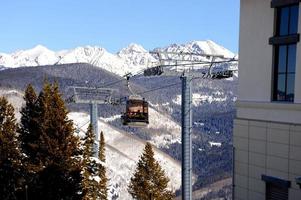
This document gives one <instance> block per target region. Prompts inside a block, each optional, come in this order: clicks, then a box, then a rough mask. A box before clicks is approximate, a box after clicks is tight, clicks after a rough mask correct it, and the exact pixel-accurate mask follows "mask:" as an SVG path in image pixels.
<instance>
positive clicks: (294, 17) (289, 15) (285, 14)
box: [277, 5, 299, 36]
mask: <svg viewBox="0 0 301 200" xmlns="http://www.w3.org/2000/svg"><path fill="white" fill-rule="evenodd" d="M277 15H278V19H277V36H287V35H292V34H296V33H298V18H299V5H294V6H286V7H281V8H278V14H277Z"/></svg>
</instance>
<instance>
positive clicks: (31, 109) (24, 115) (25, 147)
mask: <svg viewBox="0 0 301 200" xmlns="http://www.w3.org/2000/svg"><path fill="white" fill-rule="evenodd" d="M24 101H25V106H24V107H23V108H22V110H21V123H20V125H19V128H18V132H19V138H20V141H21V147H22V151H23V153H25V154H26V157H27V160H25V162H26V167H27V169H28V171H32V170H31V169H30V168H31V166H28V164H29V163H32V162H33V161H34V159H35V158H36V154H37V150H36V149H37V145H36V144H34V142H36V141H37V140H38V137H39V134H38V133H39V132H38V127H39V124H38V118H37V117H38V111H37V103H36V101H37V95H36V92H35V90H34V88H33V86H32V85H31V84H29V85H28V86H27V88H26V90H25V95H24ZM34 171H37V169H35V170H34Z"/></svg>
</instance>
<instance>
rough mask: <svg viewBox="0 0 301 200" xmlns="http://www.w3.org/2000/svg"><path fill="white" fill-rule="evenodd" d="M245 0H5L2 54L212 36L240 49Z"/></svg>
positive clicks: (113, 48) (0, 14)
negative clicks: (242, 0) (40, 48)
mask: <svg viewBox="0 0 301 200" xmlns="http://www.w3.org/2000/svg"><path fill="white" fill-rule="evenodd" d="M238 28H239V0H5V1H2V2H1V6H0V52H6V53H10V52H13V51H15V50H19V49H27V48H32V47H34V46H35V45H37V44H42V45H44V46H46V47H48V48H49V49H52V50H61V49H70V48H74V47H77V46H83V45H93V46H94V45H97V46H101V47H104V48H106V49H107V50H108V51H110V52H112V53H115V52H117V51H118V50H120V49H121V48H123V47H126V46H127V45H128V44H130V43H138V44H141V45H142V46H143V47H144V48H146V49H149V50H150V49H153V48H155V47H163V46H166V45H168V44H171V43H186V42H189V41H192V40H205V39H211V40H213V41H215V42H217V43H218V44H221V45H223V46H225V47H226V48H228V49H230V50H232V51H234V52H237V51H238Z"/></svg>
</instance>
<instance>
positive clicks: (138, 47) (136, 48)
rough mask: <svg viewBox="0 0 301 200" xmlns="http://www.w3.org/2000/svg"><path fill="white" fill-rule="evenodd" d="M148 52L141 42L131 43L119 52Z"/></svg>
mask: <svg viewBox="0 0 301 200" xmlns="http://www.w3.org/2000/svg"><path fill="white" fill-rule="evenodd" d="M141 52H143V53H146V52H147V51H146V50H145V49H144V48H143V47H142V46H141V45H139V44H136V43H131V44H129V45H128V46H127V47H125V48H123V49H121V50H120V51H119V52H118V54H119V55H120V54H129V53H141Z"/></svg>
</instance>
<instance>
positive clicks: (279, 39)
mask: <svg viewBox="0 0 301 200" xmlns="http://www.w3.org/2000/svg"><path fill="white" fill-rule="evenodd" d="M299 2H300V0H272V2H271V7H272V8H275V17H274V19H275V20H274V36H273V37H271V38H269V44H270V45H273V61H272V88H271V101H272V102H281V103H284V102H287V103H294V100H295V98H293V100H289V98H287V88H288V87H287V86H288V82H287V80H288V74H289V73H288V71H287V68H288V54H289V51H288V49H289V45H293V44H296V45H297V43H298V42H299V41H300V34H299V33H298V28H299V27H297V33H293V34H290V33H289V30H290V20H291V19H290V17H291V15H292V14H291V7H293V6H298V11H299V12H298V21H297V23H298V22H299V18H300V17H299V16H300V5H299ZM286 7H289V18H288V35H283V36H279V35H278V33H280V31H278V30H279V28H280V21H281V20H280V18H279V14H280V12H281V11H279V9H282V8H286ZM282 45H284V46H286V73H285V74H286V75H285V100H279V99H278V98H277V95H278V76H279V73H278V68H279V66H278V61H279V47H280V46H282ZM296 54H297V50H296ZM295 57H296V58H297V55H296V56H295ZM295 67H297V66H295ZM295 73H296V69H295ZM295 73H294V74H295ZM294 88H295V84H294ZM293 94H294V95H295V92H294V93H293Z"/></svg>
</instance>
